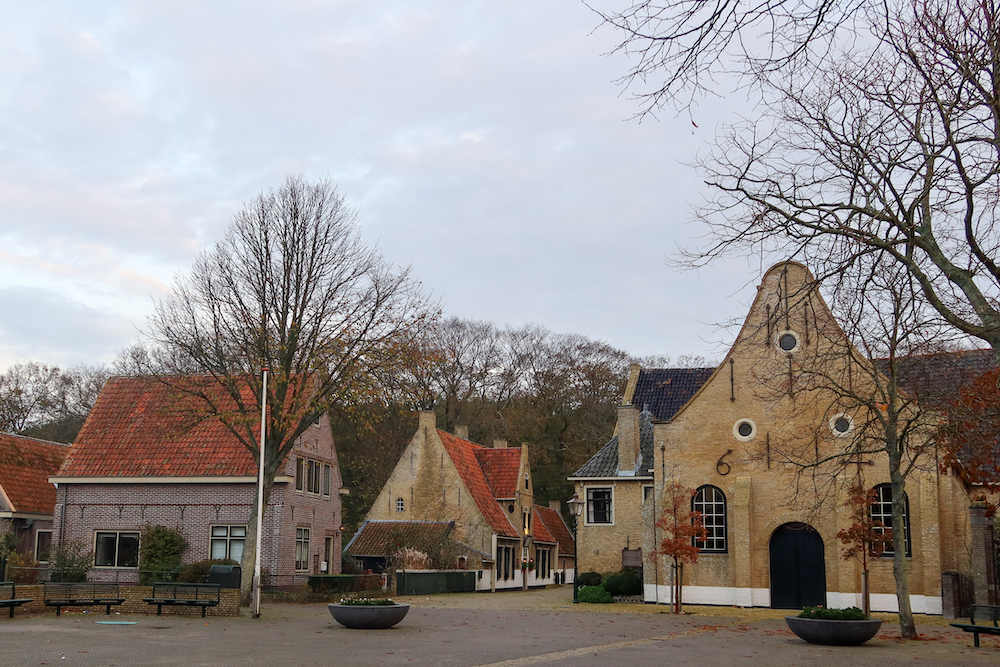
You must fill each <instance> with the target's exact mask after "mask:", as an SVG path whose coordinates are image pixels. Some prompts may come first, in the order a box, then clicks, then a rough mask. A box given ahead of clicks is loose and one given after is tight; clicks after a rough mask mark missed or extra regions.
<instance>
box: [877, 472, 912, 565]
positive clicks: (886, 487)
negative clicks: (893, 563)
mask: <svg viewBox="0 0 1000 667" xmlns="http://www.w3.org/2000/svg"><path fill="white" fill-rule="evenodd" d="M868 511H869V513H870V515H871V518H872V520H873V521H878V522H880V523H881V524H882V526H883V527H879V526H876V527H875V528H874V530H876V531H877V532H879V533H882V534H883V535H885V534H886V532H887V531H889V530H892V485H891V484H879V485H878V486H876V487H875V502H873V503H872V505H871V507H870V508H868ZM903 542H904V543H905V545H906V555H907V556H912V555H913V549H912V545H911V544H910V499H909V498H907V497H906V494H904V495H903ZM894 553H895V549H894V548H893V545H892V543H889V544H888V545H887V546H886V548H885V551H883V552H882V555H883V556H892V555H893V554H894Z"/></svg>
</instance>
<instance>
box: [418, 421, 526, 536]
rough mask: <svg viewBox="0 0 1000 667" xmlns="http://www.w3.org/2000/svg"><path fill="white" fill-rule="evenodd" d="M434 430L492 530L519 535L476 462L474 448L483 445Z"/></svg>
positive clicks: (477, 448)
mask: <svg viewBox="0 0 1000 667" xmlns="http://www.w3.org/2000/svg"><path fill="white" fill-rule="evenodd" d="M437 433H438V436H439V437H440V438H441V442H442V443H443V444H444V447H445V449H446V450H447V451H448V456H450V457H451V460H452V463H454V464H455V468H456V469H457V470H458V474H459V475H461V476H462V481H463V482H464V483H465V488H467V489H468V490H469V493H470V494H472V499H473V500H474V501H475V503H476V507H478V508H479V512H480V514H482V515H483V518H484V519H486V522H487V523H488V524H489V526H490V528H491V529H492V530H493V532H494V533H496V534H497V535H500V536H502V537H515V538H519V537H520V535H518V532H517V530H516V529H515V528H514V526H513V525H512V524H511V522H510V520H509V519H508V518H507V516H506V515H505V514H504V513H503V510H501V509H500V506H499V505H498V504H497V501H496V496H494V495H493V492H492V490H491V489H490V484H489V482H488V481H487V480H486V475H485V474H484V473H483V469H482V467H480V465H479V459H478V457H477V456H476V451H477V450H484V449H486V447H482V446H481V445H476V444H473V443H471V442H469V441H468V440H463V439H462V438H459V437H458V436H454V435H452V434H450V433H447V432H445V431H441V430H438V432H437ZM498 451H499V450H498Z"/></svg>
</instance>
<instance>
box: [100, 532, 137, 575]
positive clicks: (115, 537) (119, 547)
mask: <svg viewBox="0 0 1000 667" xmlns="http://www.w3.org/2000/svg"><path fill="white" fill-rule="evenodd" d="M94 566H95V567H139V533H135V532H117V531H101V532H98V533H96V534H95V536H94Z"/></svg>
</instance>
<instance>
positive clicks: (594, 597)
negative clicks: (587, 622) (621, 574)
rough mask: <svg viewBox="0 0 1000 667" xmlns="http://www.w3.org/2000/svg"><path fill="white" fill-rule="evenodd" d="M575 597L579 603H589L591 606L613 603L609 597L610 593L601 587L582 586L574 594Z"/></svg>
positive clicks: (612, 599)
mask: <svg viewBox="0 0 1000 667" xmlns="http://www.w3.org/2000/svg"><path fill="white" fill-rule="evenodd" d="M576 595H577V598H579V600H580V602H589V603H591V604H607V603H608V602H614V601H615V599H614V598H613V597H611V593H609V592H607V591H606V590H604V587H603V586H584V587H582V588H580V589H579V590H578V591H577V592H576Z"/></svg>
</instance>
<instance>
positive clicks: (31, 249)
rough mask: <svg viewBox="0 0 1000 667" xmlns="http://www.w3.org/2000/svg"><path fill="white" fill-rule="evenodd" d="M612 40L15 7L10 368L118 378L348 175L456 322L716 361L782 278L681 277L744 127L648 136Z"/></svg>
mask: <svg viewBox="0 0 1000 667" xmlns="http://www.w3.org/2000/svg"><path fill="white" fill-rule="evenodd" d="M618 4H619V5H620V4H622V3H618ZM625 4H627V3H625ZM605 5H607V6H615V3H613V2H607V1H606V2H605ZM598 26H599V19H598V17H597V16H596V15H595V14H593V13H592V12H591V11H590V10H589V9H588V8H587V7H586V6H585V5H583V4H582V3H580V2H578V1H576V0H558V1H549V2H538V0H508V1H505V2H462V3H455V2H430V1H424V0H408V1H406V2H398V3H396V2H356V1H354V2H321V1H306V0H302V1H296V0H283V1H282V2H204V1H199V2H185V1H183V0H170V1H169V2H161V1H157V0H146V1H143V2H134V3H120V2H110V1H101V2H82V1H79V0H74V1H72V2H61V3H60V2H24V3H9V4H7V5H6V6H5V9H4V20H3V22H2V25H0V48H2V50H3V54H2V57H0V369H2V368H6V367H7V366H8V365H10V364H12V363H15V362H18V361H24V360H37V361H44V362H49V363H56V364H62V365H67V364H73V363H80V362H83V363H97V362H100V361H108V360H111V359H112V358H113V357H114V355H115V352H116V351H117V350H119V349H120V348H122V347H123V346H124V345H126V344H127V343H128V342H129V341H130V340H132V339H133V338H134V337H135V329H136V327H137V326H142V325H143V324H144V322H145V318H146V315H147V314H148V313H149V312H150V310H151V308H152V305H153V303H154V302H155V300H156V299H158V298H160V297H162V296H163V295H164V294H166V293H167V291H168V290H169V289H170V284H171V281H172V280H173V278H174V276H175V275H177V274H178V272H181V273H183V272H185V271H187V270H188V267H190V265H191V262H192V260H193V258H194V256H195V254H196V253H197V252H198V251H199V249H201V248H205V247H207V246H209V245H211V244H212V243H213V242H214V241H215V240H216V239H218V238H219V237H220V235H221V233H222V232H223V230H224V229H225V227H226V226H227V225H228V223H229V221H230V219H231V216H232V215H233V213H234V212H235V211H236V210H237V209H239V208H240V206H241V204H242V203H243V202H245V201H247V200H249V199H250V198H251V197H253V196H254V195H255V194H257V193H258V192H261V191H263V190H266V189H268V188H271V187H274V186H277V185H279V184H280V183H281V182H282V181H283V180H284V178H285V176H286V175H287V174H303V175H304V176H306V177H323V176H329V177H331V178H333V179H334V180H335V181H336V182H337V183H338V184H339V187H340V190H341V192H342V194H344V195H345V197H346V199H347V201H348V202H350V203H351V204H352V205H354V206H355V207H357V209H358V210H359V214H360V221H361V224H362V229H363V233H364V234H365V236H366V237H367V238H368V239H370V240H373V241H377V243H378V244H379V245H380V247H381V248H382V249H383V251H384V252H385V254H386V256H387V257H388V258H389V259H390V260H391V261H393V262H395V263H397V264H403V265H412V267H413V272H414V274H415V276H416V277H418V278H419V279H420V280H422V281H423V283H424V285H425V286H426V287H427V288H428V290H429V291H430V292H431V293H433V294H434V295H435V296H436V297H438V298H439V299H440V300H441V302H442V304H443V306H444V309H445V312H446V313H447V314H448V315H457V316H460V317H465V318H475V319H486V320H492V321H494V322H497V323H499V324H510V325H515V326H517V325H523V324H527V323H537V324H541V325H543V326H545V327H548V328H549V329H551V330H553V331H556V332H560V333H582V334H585V335H587V336H590V337H592V338H598V339H602V340H605V341H607V342H609V343H611V344H612V345H615V346H617V347H619V348H622V349H625V350H627V351H629V352H631V353H633V354H636V355H647V354H665V355H670V356H672V357H676V356H677V355H680V354H684V353H690V352H693V353H698V354H707V355H710V356H712V357H717V356H718V355H719V353H720V352H721V348H719V347H718V345H717V341H720V340H723V341H727V342H728V340H730V339H731V338H732V335H733V333H730V332H724V331H720V330H719V329H718V328H717V327H716V326H715V323H717V322H720V321H723V320H728V319H732V318H738V317H742V316H743V314H744V313H745V309H746V306H747V304H748V303H749V300H750V299H751V297H752V295H753V285H754V284H756V281H757V280H758V278H759V275H760V272H761V269H762V268H766V267H761V266H759V264H757V263H754V262H745V261H734V262H727V263H726V264H720V265H717V266H713V267H711V268H710V269H708V270H702V271H701V272H700V273H697V274H696V273H689V272H688V273H685V272H679V271H677V270H675V269H673V268H670V267H669V266H667V264H666V261H665V260H666V258H667V257H668V256H669V255H671V254H672V253H673V252H675V250H676V248H677V247H678V246H690V245H691V244H692V243H693V242H694V240H695V238H696V237H697V236H698V235H699V234H700V233H701V230H700V228H699V227H698V226H697V225H696V224H694V223H692V222H691V219H692V209H693V207H694V206H695V205H697V204H698V203H699V202H700V201H701V200H702V199H703V198H704V197H706V196H707V193H706V192H705V189H704V187H703V186H702V185H701V184H700V183H699V181H698V179H697V174H696V173H695V172H694V171H693V170H692V169H691V168H690V167H689V166H686V165H687V164H689V163H690V162H691V161H692V160H693V159H694V158H695V157H696V155H697V154H698V153H699V151H701V152H704V151H706V150H707V148H708V142H710V141H711V140H712V138H713V137H714V135H715V132H716V129H717V126H718V124H719V123H720V122H723V121H727V120H730V121H732V120H734V117H732V116H730V115H729V114H730V113H731V109H732V108H733V107H734V106H735V105H734V103H733V102H732V101H730V100H728V99H725V98H723V99H716V100H712V101H710V102H709V103H705V104H702V105H701V106H700V107H699V108H698V109H697V110H696V111H695V112H694V116H693V120H694V121H695V122H696V123H697V126H696V125H695V124H694V123H693V122H692V117H691V116H688V115H683V114H682V115H680V116H675V114H674V113H672V112H668V113H665V114H662V115H661V117H660V118H659V119H658V120H653V119H646V120H644V121H643V122H641V123H640V122H637V121H635V120H630V118H631V116H632V115H633V114H634V113H635V111H636V110H637V109H638V105H637V104H636V103H635V102H634V101H633V100H630V99H629V96H628V93H627V92H626V93H624V94H623V91H622V90H621V88H619V87H617V86H616V85H615V84H614V80H615V79H616V78H618V77H619V76H621V75H622V74H624V73H625V71H626V70H627V67H628V62H627V60H625V59H624V58H623V57H620V56H614V57H607V56H606V55H605V54H606V53H607V52H608V51H609V49H610V48H611V47H612V46H613V45H614V43H615V40H616V38H617V37H618V36H617V35H616V34H615V33H614V32H613V31H612V30H611V29H609V28H598ZM595 28H597V29H596V30H595Z"/></svg>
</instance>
